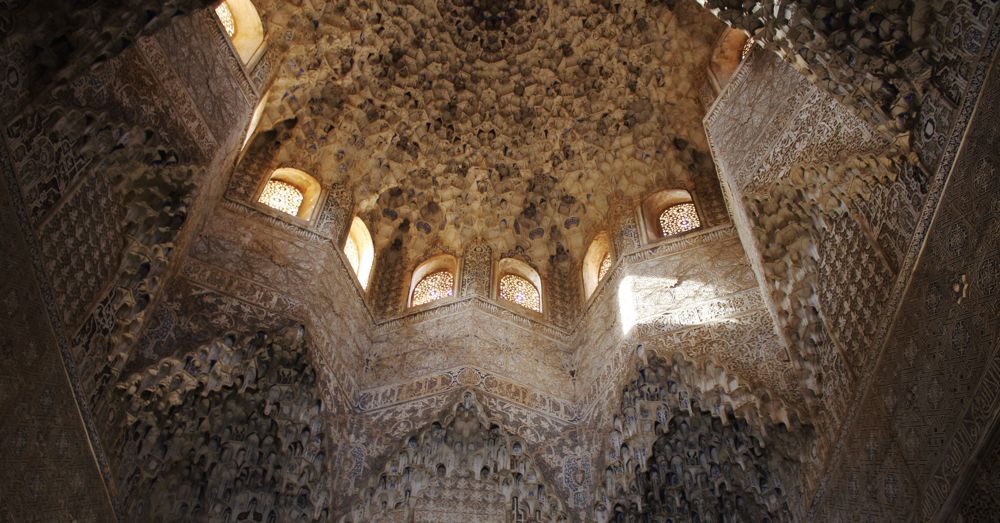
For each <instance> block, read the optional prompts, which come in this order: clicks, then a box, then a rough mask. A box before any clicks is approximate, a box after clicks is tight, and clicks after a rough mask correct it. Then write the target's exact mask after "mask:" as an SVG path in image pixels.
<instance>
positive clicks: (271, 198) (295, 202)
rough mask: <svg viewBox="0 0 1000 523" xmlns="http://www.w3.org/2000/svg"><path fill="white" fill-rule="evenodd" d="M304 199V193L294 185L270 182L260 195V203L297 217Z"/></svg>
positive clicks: (276, 181) (275, 181)
mask: <svg viewBox="0 0 1000 523" xmlns="http://www.w3.org/2000/svg"><path fill="white" fill-rule="evenodd" d="M302 199H303V198H302V191H300V190H298V189H297V188H296V187H295V186H294V185H292V184H290V183H286V182H282V181H278V180H270V181H268V182H267V185H265V186H264V192H262V193H260V199H259V200H258V201H260V203H263V204H264V205H267V206H268V207H271V208H272V209H277V210H279V211H281V212H283V213H288V214H291V215H292V216H296V215H298V214H299V208H300V207H302Z"/></svg>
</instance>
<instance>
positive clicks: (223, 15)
mask: <svg viewBox="0 0 1000 523" xmlns="http://www.w3.org/2000/svg"><path fill="white" fill-rule="evenodd" d="M215 16H218V17H219V20H220V21H221V22H222V27H225V28H226V34H227V35H229V38H232V37H233V35H235V34H236V20H235V19H233V12H232V11H230V10H229V5H228V4H226V3H225V2H222V3H221V4H219V7H216V8H215Z"/></svg>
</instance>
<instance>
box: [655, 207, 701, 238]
mask: <svg viewBox="0 0 1000 523" xmlns="http://www.w3.org/2000/svg"><path fill="white" fill-rule="evenodd" d="M698 227H701V221H700V220H698V211H697V210H696V209H695V207H694V204H693V203H681V204H678V205H671V206H670V207H667V208H666V209H664V210H663V212H662V213H660V232H661V233H662V234H663V236H673V235H675V234H680V233H682V232H687V231H690V230H693V229H697V228H698Z"/></svg>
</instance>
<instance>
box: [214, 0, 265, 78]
mask: <svg viewBox="0 0 1000 523" xmlns="http://www.w3.org/2000/svg"><path fill="white" fill-rule="evenodd" d="M215 15H216V16H217V17H219V22H221V23H222V27H223V28H224V29H225V30H226V34H227V35H229V40H230V41H231V42H232V43H233V47H234V48H235V49H236V54H238V55H240V60H242V61H243V63H244V64H249V63H250V62H251V61H252V60H253V59H254V58H256V57H257V56H258V55H259V54H260V53H261V51H262V50H263V47H264V24H263V23H262V22H261V20H260V14H259V13H258V12H257V8H256V7H254V5H253V2H251V1H250V0H224V1H222V2H219V3H218V5H216V6H215Z"/></svg>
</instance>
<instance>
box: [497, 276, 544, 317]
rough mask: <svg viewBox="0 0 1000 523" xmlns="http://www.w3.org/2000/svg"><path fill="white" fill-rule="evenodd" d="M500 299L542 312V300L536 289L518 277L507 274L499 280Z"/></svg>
mask: <svg viewBox="0 0 1000 523" xmlns="http://www.w3.org/2000/svg"><path fill="white" fill-rule="evenodd" d="M500 298H502V299H504V300H507V301H509V302H512V303H516V304H518V305H520V306H522V307H524V308H526V309H531V310H533V311H536V312H542V300H541V296H539V295H538V289H536V288H535V286H534V285H533V284H532V283H531V282H530V281H528V280H526V279H524V278H522V277H520V276H516V275H513V274H507V275H505V276H504V277H503V278H500Z"/></svg>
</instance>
